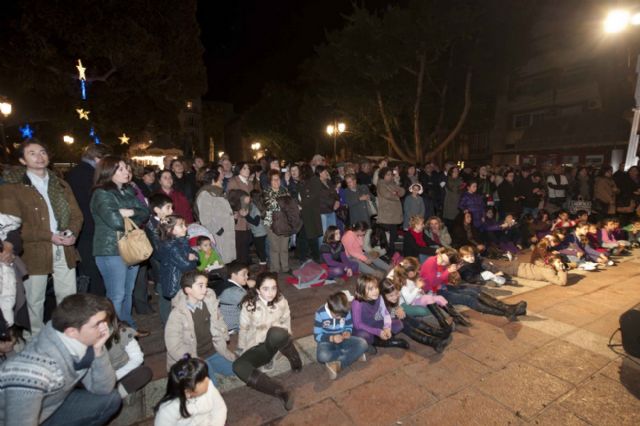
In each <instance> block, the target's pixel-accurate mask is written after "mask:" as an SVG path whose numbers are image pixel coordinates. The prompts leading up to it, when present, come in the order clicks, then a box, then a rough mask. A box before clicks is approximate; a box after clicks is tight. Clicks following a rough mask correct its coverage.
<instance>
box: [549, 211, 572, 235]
mask: <svg viewBox="0 0 640 426" xmlns="http://www.w3.org/2000/svg"><path fill="white" fill-rule="evenodd" d="M574 226H576V221H575V220H571V218H570V217H569V212H568V211H566V210H560V211H559V212H558V216H557V217H556V220H555V221H554V222H553V225H551V230H552V231H555V230H556V229H570V228H573V227H574Z"/></svg>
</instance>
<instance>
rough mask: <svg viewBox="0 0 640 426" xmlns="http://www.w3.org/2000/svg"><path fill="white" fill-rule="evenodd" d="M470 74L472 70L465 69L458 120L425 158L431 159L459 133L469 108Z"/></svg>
mask: <svg viewBox="0 0 640 426" xmlns="http://www.w3.org/2000/svg"><path fill="white" fill-rule="evenodd" d="M471 76H472V71H471V69H469V70H468V71H467V77H466V80H465V88H464V107H463V108H462V112H461V113H460V117H459V118H458V122H457V123H456V125H455V127H454V128H453V130H452V131H451V133H449V134H448V135H447V137H446V138H445V139H444V140H443V141H442V142H440V143H439V144H438V146H436V147H435V148H434V149H433V151H431V152H430V153H428V154H427V159H429V160H431V159H433V158H434V157H435V156H436V155H438V154H439V153H440V152H442V151H443V150H444V149H445V148H446V147H447V146H448V145H449V144H450V143H451V141H453V140H454V139H455V138H456V136H458V133H460V130H462V126H463V125H464V122H465V121H466V119H467V116H468V115H469V110H470V109H471Z"/></svg>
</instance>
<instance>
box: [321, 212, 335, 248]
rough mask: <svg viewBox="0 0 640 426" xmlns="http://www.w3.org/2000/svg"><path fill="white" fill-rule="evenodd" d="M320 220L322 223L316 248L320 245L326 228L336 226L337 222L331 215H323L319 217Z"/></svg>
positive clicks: (332, 214) (333, 214)
mask: <svg viewBox="0 0 640 426" xmlns="http://www.w3.org/2000/svg"><path fill="white" fill-rule="evenodd" d="M320 220H321V221H322V235H320V236H319V237H318V247H319V246H321V245H322V239H323V238H324V233H325V231H326V230H327V228H328V227H330V226H331V225H333V226H338V221H337V220H336V214H335V212H333V213H323V214H321V215H320Z"/></svg>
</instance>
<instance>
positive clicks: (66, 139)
mask: <svg viewBox="0 0 640 426" xmlns="http://www.w3.org/2000/svg"><path fill="white" fill-rule="evenodd" d="M74 141H75V139H73V136H69V135H64V136H63V137H62V142H64V143H66V144H67V145H71V144H73V142H74Z"/></svg>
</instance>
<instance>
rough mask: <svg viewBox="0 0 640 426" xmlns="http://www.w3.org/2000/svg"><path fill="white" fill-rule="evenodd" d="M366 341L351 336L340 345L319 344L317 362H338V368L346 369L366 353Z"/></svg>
mask: <svg viewBox="0 0 640 426" xmlns="http://www.w3.org/2000/svg"><path fill="white" fill-rule="evenodd" d="M367 347H368V345H367V341H366V340H364V339H363V338H362V337H357V336H351V337H349V338H348V339H347V340H343V341H342V342H341V343H331V342H319V343H318V349H317V351H316V357H317V358H318V362H323V363H324V362H333V361H340V367H342V368H346V367H348V366H350V365H351V364H353V363H354V362H356V361H357V360H358V358H360V357H361V356H362V354H363V353H365V352H366V351H367Z"/></svg>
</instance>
